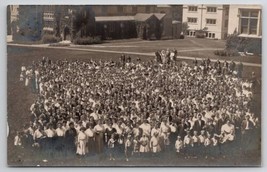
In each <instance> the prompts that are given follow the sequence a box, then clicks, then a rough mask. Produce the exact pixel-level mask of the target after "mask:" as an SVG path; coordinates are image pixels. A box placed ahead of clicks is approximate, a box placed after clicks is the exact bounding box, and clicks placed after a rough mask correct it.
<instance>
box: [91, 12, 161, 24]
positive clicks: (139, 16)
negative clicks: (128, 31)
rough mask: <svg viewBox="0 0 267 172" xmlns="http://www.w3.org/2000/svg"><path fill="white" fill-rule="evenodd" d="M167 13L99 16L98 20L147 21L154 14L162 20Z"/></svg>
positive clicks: (96, 19)
mask: <svg viewBox="0 0 267 172" xmlns="http://www.w3.org/2000/svg"><path fill="white" fill-rule="evenodd" d="M165 15H166V14H163V13H137V14H136V15H135V16H97V17H95V21H96V22H112V21H141V22H142V21H147V20H148V19H150V18H151V17H152V16H155V17H156V18H157V19H159V20H161V19H162V18H163V17H164V16H165Z"/></svg>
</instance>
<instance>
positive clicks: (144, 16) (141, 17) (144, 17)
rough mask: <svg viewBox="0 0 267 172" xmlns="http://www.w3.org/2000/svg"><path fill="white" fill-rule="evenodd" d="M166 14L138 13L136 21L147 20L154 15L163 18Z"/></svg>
mask: <svg viewBox="0 0 267 172" xmlns="http://www.w3.org/2000/svg"><path fill="white" fill-rule="evenodd" d="M165 15H166V14H163V13H137V14H136V15H135V17H134V18H135V20H136V21H147V20H148V19H149V18H151V17H152V16H155V17H156V18H157V19H159V20H161V19H162V18H163V17H164V16H165Z"/></svg>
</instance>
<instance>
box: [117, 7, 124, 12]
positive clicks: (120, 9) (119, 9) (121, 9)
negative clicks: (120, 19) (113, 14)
mask: <svg viewBox="0 0 267 172" xmlns="http://www.w3.org/2000/svg"><path fill="white" fill-rule="evenodd" d="M118 12H119V13H122V12H123V6H122V5H118Z"/></svg>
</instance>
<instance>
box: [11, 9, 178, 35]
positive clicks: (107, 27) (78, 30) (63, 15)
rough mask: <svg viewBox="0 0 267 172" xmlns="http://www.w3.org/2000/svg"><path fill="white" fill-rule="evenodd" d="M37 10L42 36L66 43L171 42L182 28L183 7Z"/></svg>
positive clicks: (18, 14) (26, 18) (27, 18)
mask: <svg viewBox="0 0 267 172" xmlns="http://www.w3.org/2000/svg"><path fill="white" fill-rule="evenodd" d="M13 7H14V6H12V5H11V6H10V7H9V8H10V9H11V8H13ZM34 7H35V6H28V8H34ZM16 8H17V9H18V13H17V14H16V16H17V18H18V17H19V16H20V12H19V11H20V10H19V9H20V8H23V7H22V6H16ZM35 8H36V7H35ZM38 8H39V9H38V16H39V17H38V20H39V25H40V26H41V27H42V34H53V35H55V36H58V37H61V38H62V39H63V40H73V39H75V38H78V37H88V36H100V37H101V38H102V39H125V38H126V39H127V38H136V37H140V38H142V39H172V38H179V37H180V33H181V27H182V24H181V23H182V22H181V21H182V5H106V6H105V5H71V6H68V5H44V6H39V7H38ZM30 11H33V12H34V11H35V12H36V10H30ZM30 11H29V13H33V12H30ZM14 13H15V12H14V11H13V13H12V12H11V14H14ZM39 14H41V17H40V15H39ZM31 15H33V16H36V14H31ZM29 18H30V17H25V18H24V20H29ZM21 19H22V18H21ZM22 29H23V27H19V28H17V30H22ZM39 38H40V37H39Z"/></svg>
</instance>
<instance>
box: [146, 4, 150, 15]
mask: <svg viewBox="0 0 267 172" xmlns="http://www.w3.org/2000/svg"><path fill="white" fill-rule="evenodd" d="M146 13H150V6H148V5H147V6H146Z"/></svg>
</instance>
